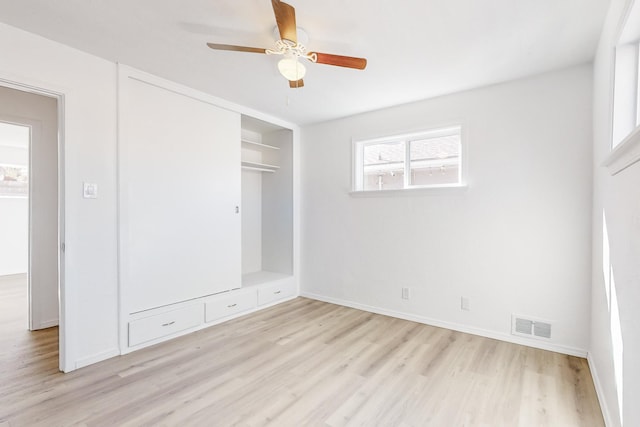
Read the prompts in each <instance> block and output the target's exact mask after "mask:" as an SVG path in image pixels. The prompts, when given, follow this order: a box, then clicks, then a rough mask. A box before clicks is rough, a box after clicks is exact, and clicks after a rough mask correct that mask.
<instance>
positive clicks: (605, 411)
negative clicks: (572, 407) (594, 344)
mask: <svg viewBox="0 0 640 427" xmlns="http://www.w3.org/2000/svg"><path fill="white" fill-rule="evenodd" d="M587 362H589V370H590V371H591V378H593V385H594V386H595V388H596V395H597V396H598V402H599V403H600V410H601V411H602V417H603V418H604V424H605V426H607V427H614V425H615V424H613V421H612V420H611V412H610V411H609V407H608V406H607V400H606V399H605V398H604V389H603V388H602V383H601V382H600V376H599V375H598V370H597V369H596V364H595V362H594V361H593V357H592V356H591V352H589V353H588V354H587Z"/></svg>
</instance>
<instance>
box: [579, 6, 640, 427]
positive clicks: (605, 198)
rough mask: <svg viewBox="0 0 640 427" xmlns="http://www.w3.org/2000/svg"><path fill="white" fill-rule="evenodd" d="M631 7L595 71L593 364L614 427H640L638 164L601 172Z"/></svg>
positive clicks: (610, 30)
mask: <svg viewBox="0 0 640 427" xmlns="http://www.w3.org/2000/svg"><path fill="white" fill-rule="evenodd" d="M627 3H630V1H629V0H613V1H612V2H611V7H610V10H609V15H608V16H607V20H606V22H605V27H604V30H603V33H602V37H601V39H600V45H599V48H598V53H597V56H596V60H595V65H594V103H593V105H594V111H593V129H594V146H593V154H594V158H593V170H594V200H593V287H592V294H591V295H592V305H591V321H592V325H591V347H590V364H591V370H592V372H593V374H594V376H595V378H596V387H597V389H598V394H599V397H600V400H601V405H602V406H603V412H604V414H605V419H606V420H607V421H608V422H607V425H608V426H623V425H624V426H638V425H640V406H638V396H639V395H640V365H639V364H638V360H640V333H639V332H638V327H639V326H640V312H639V311H638V306H639V305H640V262H639V260H640V164H638V163H636V164H635V165H633V166H631V167H630V168H628V169H626V170H625V171H623V172H621V173H620V174H618V175H616V176H611V175H610V173H609V171H608V170H607V168H605V167H602V166H601V164H602V163H603V161H604V160H605V158H606V157H607V155H608V154H609V152H610V149H611V148H610V147H611V134H612V132H611V131H612V129H611V126H612V123H611V106H612V103H613V99H612V98H613V97H612V94H611V93H612V85H611V77H612V74H613V59H614V56H613V53H614V50H613V46H614V45H615V43H616V40H615V38H616V33H617V30H618V23H619V22H620V20H621V19H622V16H623V13H624V10H625V7H626V4H627ZM603 216H604V217H606V226H605V224H604V221H603ZM605 228H606V232H605V231H604V230H605ZM609 267H611V268H612V271H613V278H612V280H608V279H607V277H608V274H607V270H608V269H609Z"/></svg>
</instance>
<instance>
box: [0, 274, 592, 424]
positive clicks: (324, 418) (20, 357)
mask: <svg viewBox="0 0 640 427" xmlns="http://www.w3.org/2000/svg"><path fill="white" fill-rule="evenodd" d="M0 286H3V287H4V288H0V297H1V302H0V305H2V306H4V305H6V304H11V303H12V302H16V301H17V300H19V299H20V298H23V297H21V296H19V295H18V294H19V293H20V292H17V291H16V290H15V289H13V290H12V289H10V288H11V287H10V286H7V285H6V282H3V281H0ZM0 310H1V312H2V313H3V314H0V332H1V335H0V345H1V351H2V353H1V354H0V362H1V364H2V365H1V367H0V369H1V375H2V377H1V378H2V379H1V383H0V426H66V425H87V426H102V425H118V426H141V425H149V426H191V425H193V426H233V425H238V426H254V425H256V426H257V425H273V426H295V427H298V426H346V425H349V426H351V425H354V426H355V425H357V426H403V427H406V426H437V427H440V426H443V427H448V426H561V427H566V426H588V427H595V426H602V425H604V423H603V420H602V416H601V413H600V408H599V406H598V402H597V399H596V395H595V391H594V386H593V383H592V380H591V376H590V373H589V368H588V365H587V362H586V360H584V359H580V358H576V357H571V356H565V355H561V354H557V353H552V352H548V351H543V350H536V349H532V348H529V347H523V346H519V345H515V344H508V343H504V342H500V341H495V340H491V339H487V338H481V337H477V336H473V335H468V334H463V333H459V332H454V331H450V330H446V329H441V328H435V327H431V326H426V325H422V324H418V323H413V322H409V321H405V320H399V319H394V318H391V317H386V316H381V315H376V314H371V313H367V312H362V311H358V310H354V309H350V308H345V307H341V306H337V305H332V304H327V303H323V302H318V301H313V300H309V299H305V298H297V299H295V300H293V301H290V302H287V303H284V304H281V305H278V306H275V307H272V308H269V309H267V310H263V311H260V312H258V313H254V314H252V315H249V316H245V317H243V318H239V319H236V320H233V321H230V322H227V323H225V324H221V325H218V326H214V327H211V328H208V329H206V330H203V331H199V332H196V333H194V334H191V335H188V336H185V337H181V338H178V339H175V340H173V341H171V342H167V343H163V344H160V345H156V346H153V347H150V348H147V349H144V350H141V351H138V352H135V353H132V354H129V355H126V356H122V357H117V358H113V359H110V360H107V361H105V362H102V363H99V364H96V365H93V366H89V367H87V368H83V369H80V370H77V371H75V372H72V373H69V374H62V373H59V372H58V370H57V363H58V362H57V357H58V354H57V337H56V335H57V329H56V328H52V329H49V330H46V331H42V332H38V333H29V332H25V330H24V329H23V330H22V331H21V332H16V330H14V327H15V326H16V324H19V323H20V321H17V320H16V319H13V324H11V326H9V325H10V323H11V321H10V319H7V318H6V317H7V316H8V314H7V313H12V312H14V314H15V310H13V309H12V308H11V307H10V308H9V309H7V310H6V311H5V307H0ZM25 315H26V313H25ZM23 326H25V324H24V323H23ZM12 331H13V332H12Z"/></svg>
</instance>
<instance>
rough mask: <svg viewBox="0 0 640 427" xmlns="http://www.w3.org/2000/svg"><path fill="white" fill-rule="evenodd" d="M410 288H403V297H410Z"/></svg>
mask: <svg viewBox="0 0 640 427" xmlns="http://www.w3.org/2000/svg"><path fill="white" fill-rule="evenodd" d="M409 296H410V295H409V288H402V299H409Z"/></svg>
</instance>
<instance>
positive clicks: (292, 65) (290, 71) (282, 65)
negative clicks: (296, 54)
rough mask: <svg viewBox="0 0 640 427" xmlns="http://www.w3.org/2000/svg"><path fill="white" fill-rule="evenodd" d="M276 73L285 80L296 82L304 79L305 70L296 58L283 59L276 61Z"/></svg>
mask: <svg viewBox="0 0 640 427" xmlns="http://www.w3.org/2000/svg"><path fill="white" fill-rule="evenodd" d="M278 71H280V74H282V75H283V76H284V78H285V79H287V80H289V81H292V82H296V81H298V80H301V79H302V78H304V75H305V73H306V72H307V69H306V68H305V66H304V65H302V64H301V63H300V61H298V59H297V58H283V59H281V60H280V61H278Z"/></svg>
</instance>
